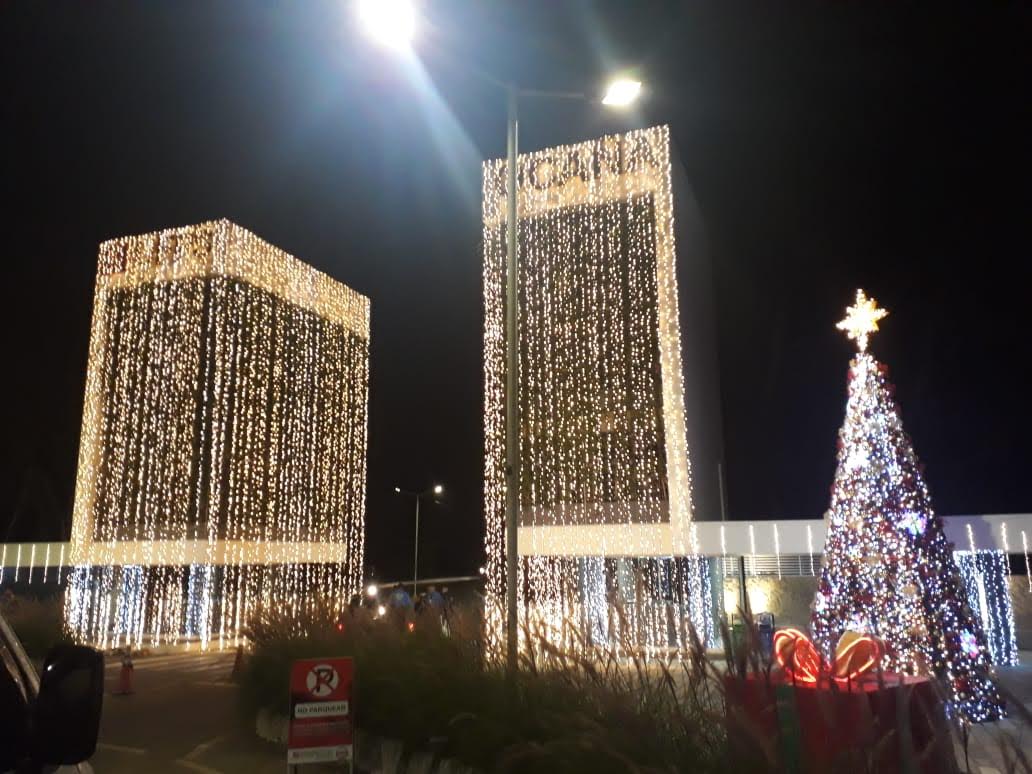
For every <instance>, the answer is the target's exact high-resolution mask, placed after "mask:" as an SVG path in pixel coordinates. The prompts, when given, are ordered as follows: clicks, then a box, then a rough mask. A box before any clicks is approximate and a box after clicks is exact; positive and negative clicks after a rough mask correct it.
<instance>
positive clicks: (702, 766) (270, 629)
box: [240, 608, 1032, 774]
mask: <svg viewBox="0 0 1032 774" xmlns="http://www.w3.org/2000/svg"><path fill="white" fill-rule="evenodd" d="M483 618H484V617H483V615H481V612H480V611H479V610H475V609H464V610H456V611H453V612H452V613H451V615H450V616H449V624H450V627H449V628H450V633H449V634H444V633H442V631H441V626H440V623H439V621H438V620H437V619H435V618H433V617H432V616H431V617H423V618H416V619H415V620H414V621H412V619H411V618H408V619H405V618H403V617H398V618H393V619H392V618H390V617H386V618H383V619H380V620H374V619H373V618H372V617H371V616H370V615H369V612H368V611H367V610H366V609H365V608H359V609H357V610H356V611H354V612H353V613H347V612H346V613H345V614H344V615H343V616H339V615H338V614H337V613H335V612H333V611H332V610H331V609H330V608H325V609H323V610H321V611H319V612H316V613H315V614H313V615H311V616H310V617H309V618H308V620H306V621H305V622H304V624H303V625H299V624H298V623H297V622H296V621H294V620H291V619H289V618H287V617H286V616H285V615H283V614H281V613H279V612H277V611H268V612H266V613H264V614H262V615H259V616H258V617H257V619H256V621H255V623H254V624H253V625H252V626H251V627H250V628H249V630H248V632H247V634H248V639H249V641H250V646H251V654H250V656H249V657H248V658H247V660H246V661H245V666H244V668H243V670H242V673H241V678H240V679H241V690H240V696H241V699H242V703H241V706H242V708H243V709H244V710H245V712H246V715H247V717H248V718H249V719H251V720H253V718H254V715H255V714H256V713H257V712H258V710H260V709H263V708H264V709H268V710H271V711H272V712H275V713H279V714H286V710H287V702H288V682H289V671H290V664H291V662H293V661H294V660H295V659H300V658H316V657H329V656H351V657H353V658H354V659H355V685H354V696H353V700H354V712H355V717H354V720H355V723H356V725H357V726H358V728H360V729H361V730H363V731H365V732H367V733H370V734H372V735H374V736H379V737H386V738H393V739H399V740H402V741H403V742H404V743H405V747H406V749H407V750H409V751H433V752H435V753H437V754H439V755H440V756H441V757H447V758H454V759H457V760H459V761H461V762H463V763H465V764H467V765H470V766H473V767H475V768H477V769H480V770H483V771H499V772H508V773H510V774H530V773H531V772H570V773H571V774H573V773H577V772H585V773H586V772H592V774H608V773H609V772H614V773H615V772H699V773H700V774H707V772H718V771H720V772H726V771H738V772H783V771H805V772H814V774H817V772H818V771H829V772H834V774H847V773H848V772H875V771H879V770H882V768H883V767H882V766H881V764H880V763H879V761H884V760H885V754H884V749H885V748H884V745H885V744H892V745H895V744H897V742H896V739H898V734H900V733H904V727H903V726H899V727H897V728H890V729H889V733H888V735H887V736H886V737H884V738H883V739H882V740H881V741H880V742H878V743H875V742H874V741H873V740H872V742H871V744H870V745H868V746H867V747H863V748H860V749H858V748H855V747H854V748H851V749H848V750H843V751H842V753H841V755H840V756H839V759H838V760H836V761H835V765H834V766H831V767H827V766H821V767H815V766H813V765H812V764H810V763H808V762H806V761H802V762H801V764H802V767H801V768H800V765H799V764H800V762H799V761H796V762H795V763H793V762H792V761H791V760H788V759H786V758H785V757H784V754H785V753H784V748H783V747H782V746H781V745H780V744H779V741H778V739H777V738H773V739H772V738H769V737H768V736H765V735H764V734H763V733H760V732H759V731H758V729H756V728H755V727H752V726H750V723H749V722H748V720H747V719H746V718H745V717H744V716H741V715H739V714H738V713H737V711H736V710H735V709H734V708H733V707H729V706H727V702H726V699H727V697H726V695H725V686H726V685H727V683H726V679H727V676H728V675H729V674H730V675H732V676H733V677H735V678H737V679H741V678H742V677H744V676H746V675H750V676H751V677H752V678H754V679H755V678H758V679H760V680H769V679H770V675H771V664H770V662H769V661H767V660H764V659H763V658H762V657H761V656H760V655H759V648H758V647H757V642H758V640H757V635H756V632H755V631H754V630H753V631H751V633H750V630H746V635H745V638H744V641H742V640H739V642H738V645H737V647H736V651H735V653H733V654H732V653H730V652H726V653H724V654H723V655H722V657H718V658H711V657H709V656H708V655H707V653H706V651H705V648H704V647H703V646H702V644H701V643H700V642H698V641H697V640H696V641H695V642H694V643H693V645H692V647H691V648H689V650H688V652H687V653H681V654H657V653H656V652H651V653H645V652H643V651H642V650H640V649H637V648H635V647H632V646H630V645H629V644H626V643H624V644H622V645H618V646H615V647H612V648H610V649H605V648H599V647H595V646H591V645H590V644H588V643H587V641H586V639H580V638H575V642H574V643H573V645H572V646H570V645H567V646H564V647H562V648H560V647H557V646H556V645H554V644H553V643H552V642H551V641H550V639H549V637H548V636H547V633H546V632H545V630H543V629H541V630H529V629H524V631H523V632H522V637H523V644H524V649H523V651H522V652H521V654H520V661H519V669H518V670H517V672H516V673H515V674H514V675H510V674H509V673H508V671H507V670H506V668H505V660H504V653H502V652H501V650H500V649H499V647H498V646H497V644H496V643H497V640H496V638H494V637H489V636H486V635H485V627H484V624H483ZM409 623H413V624H414V626H413V627H412V628H411V629H410V627H409ZM573 628H574V630H575V629H576V627H573ZM730 641H731V637H730V636H729V633H728V632H727V631H725V632H724V642H730ZM768 685H769V683H768ZM1015 709H1016V711H1017V713H1018V716H1019V720H1020V721H1021V722H1022V723H1023V724H1025V723H1028V721H1029V719H1030V718H1029V717H1027V716H1028V712H1027V710H1025V708H1024V707H1023V706H1020V705H1018V706H1017V707H1016V708H1015ZM897 722H899V721H897ZM886 740H888V741H886ZM969 740H970V729H969V728H967V727H966V726H963V725H961V724H959V723H958V722H956V721H952V722H951V723H949V724H946V723H945V722H944V723H943V724H942V725H941V727H940V731H939V733H938V734H937V735H936V736H935V737H934V738H933V739H932V741H931V742H929V744H928V746H927V748H926V749H924V750H916V751H913V753H912V754H908V755H909V759H908V760H904V761H899V764H900V766H902V768H900V766H894V767H893V768H892V770H893V771H896V770H900V771H902V770H913V771H928V770H930V769H928V766H929V765H931V766H932V767H933V769H934V770H935V771H940V770H943V771H946V770H949V768H950V766H951V765H952V762H951V761H950V759H951V758H952V754H951V752H950V751H951V750H953V749H954V748H956V749H957V750H958V752H959V753H960V759H961V761H963V762H965V763H966V762H967V753H968V743H969ZM1019 741H1020V740H1018V739H1017V738H1016V737H1013V735H1012V736H1010V737H1007V738H1004V737H1003V736H1000V737H999V750H998V754H999V757H1000V759H1001V762H1002V764H1003V766H1002V768H1003V769H1004V770H1007V771H1026V772H1028V771H1032V768H1030V767H1029V765H1028V761H1027V759H1025V757H1024V755H1023V753H1022V752H1021V748H1020V744H1019ZM944 749H945V750H946V751H947V752H946V754H945V758H943V757H942V752H943V750H944ZM936 755H938V756H939V757H934V756H936ZM944 762H949V765H947V768H946V769H943V768H942V765H943V763H944ZM966 768H968V770H970V768H969V767H966ZM976 770H977V767H976Z"/></svg>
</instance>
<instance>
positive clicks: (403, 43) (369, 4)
mask: <svg viewBox="0 0 1032 774" xmlns="http://www.w3.org/2000/svg"><path fill="white" fill-rule="evenodd" d="M357 10H358V18H359V20H360V21H361V22H362V26H363V27H364V28H365V31H366V34H368V35H369V37H371V38H372V39H373V40H375V41H377V42H378V43H380V44H382V45H384V46H388V47H390V48H396V49H403V48H406V47H408V45H409V43H411V42H412V38H413V37H415V34H416V9H415V6H414V5H413V4H412V2H411V0H358V9H357Z"/></svg>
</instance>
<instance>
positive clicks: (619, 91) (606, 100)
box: [602, 78, 641, 107]
mask: <svg viewBox="0 0 1032 774" xmlns="http://www.w3.org/2000/svg"><path fill="white" fill-rule="evenodd" d="M640 92H641V81H632V80H630V79H629V78H617V79H616V80H615V81H613V82H612V83H610V84H609V88H607V89H606V95H605V96H604V97H603V98H602V104H603V105H609V106H610V107H625V106H626V105H630V104H631V103H632V102H634V100H636V99H637V98H638V94H639V93H640Z"/></svg>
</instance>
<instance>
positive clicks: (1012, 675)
mask: <svg viewBox="0 0 1032 774" xmlns="http://www.w3.org/2000/svg"><path fill="white" fill-rule="evenodd" d="M1018 658H1019V662H1020V663H1019V664H1018V665H1017V666H1012V667H998V668H997V670H996V671H997V674H998V675H999V678H1000V685H1001V686H1002V688H1003V690H1004V691H1005V692H1006V694H1008V695H1007V696H1006V698H1007V703H1008V705H1009V706H1008V713H1009V717H1008V718H1006V719H1005V720H1001V721H998V722H996V723H983V724H982V725H979V726H974V727H972V730H971V744H970V746H969V750H968V752H969V760H970V765H971V771H972V772H973V773H974V774H999V773H1000V772H1009V771H1026V768H1025V767H1024V766H1022V765H1021V764H1015V763H1014V761H1015V752H1014V748H1015V747H1017V748H1018V749H1020V750H1021V752H1022V753H1023V754H1024V755H1025V756H1027V757H1028V758H1029V760H1032V723H1030V722H1029V719H1030V718H1032V651H1027V650H1023V651H1021V652H1019V654H1018ZM1015 704H1019V705H1020V707H1015ZM1022 708H1024V709H1025V710H1026V711H1027V713H1028V714H1023V713H1022ZM960 754H961V753H960V752H958V755H960ZM961 764H962V765H963V759H962V760H961Z"/></svg>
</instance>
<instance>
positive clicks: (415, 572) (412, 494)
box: [394, 484, 444, 602]
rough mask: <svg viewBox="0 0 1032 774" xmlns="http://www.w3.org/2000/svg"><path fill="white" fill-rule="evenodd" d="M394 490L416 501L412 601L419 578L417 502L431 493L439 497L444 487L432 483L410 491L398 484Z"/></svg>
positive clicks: (414, 597)
mask: <svg viewBox="0 0 1032 774" xmlns="http://www.w3.org/2000/svg"><path fill="white" fill-rule="evenodd" d="M394 491H395V492H397V493H398V494H401V495H408V496H409V497H412V498H413V499H415V501H416V548H415V552H414V553H415V558H414V560H413V563H412V601H413V602H415V601H416V582H417V580H418V579H419V503H420V502H421V501H422V499H423V498H424V497H427V496H429V495H433V496H434V497H440V496H441V495H442V494H443V493H444V487H443V486H441V485H440V484H434V485H433V486H432V487H430V488H429V489H424V490H423V491H422V492H412V491H409V490H408V489H402V488H401V487H400V486H396V487H394Z"/></svg>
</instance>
